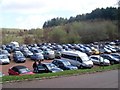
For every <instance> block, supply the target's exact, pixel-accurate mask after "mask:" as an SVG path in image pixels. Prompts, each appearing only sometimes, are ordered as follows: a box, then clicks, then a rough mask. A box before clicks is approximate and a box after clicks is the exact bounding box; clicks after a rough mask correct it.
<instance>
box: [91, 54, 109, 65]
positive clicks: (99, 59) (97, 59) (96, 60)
mask: <svg viewBox="0 0 120 90" xmlns="http://www.w3.org/2000/svg"><path fill="white" fill-rule="evenodd" d="M89 59H90V60H92V62H93V64H96V65H110V61H109V60H107V59H104V58H103V57H101V56H100V55H92V56H90V57H89Z"/></svg>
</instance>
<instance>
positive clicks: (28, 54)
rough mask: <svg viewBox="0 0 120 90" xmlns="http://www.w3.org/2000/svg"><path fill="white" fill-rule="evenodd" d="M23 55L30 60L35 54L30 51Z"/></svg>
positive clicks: (24, 52)
mask: <svg viewBox="0 0 120 90" xmlns="http://www.w3.org/2000/svg"><path fill="white" fill-rule="evenodd" d="M23 54H24V56H25V57H28V58H29V57H31V56H32V55H33V53H32V52H31V51H29V50H25V51H23Z"/></svg>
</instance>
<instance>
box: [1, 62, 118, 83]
mask: <svg viewBox="0 0 120 90" xmlns="http://www.w3.org/2000/svg"><path fill="white" fill-rule="evenodd" d="M116 69H120V64H116V65H111V66H104V67H103V66H101V67H95V68H92V69H79V70H68V71H63V72H58V73H43V74H35V75H24V76H3V77H2V82H3V83H5V82H10V81H13V82H14V81H23V80H34V79H47V78H55V77H60V76H70V75H80V74H87V73H95V72H102V71H108V70H116Z"/></svg>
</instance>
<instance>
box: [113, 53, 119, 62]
mask: <svg viewBox="0 0 120 90" xmlns="http://www.w3.org/2000/svg"><path fill="white" fill-rule="evenodd" d="M111 55H112V56H113V57H115V58H118V59H119V60H120V54H118V53H112V54H111Z"/></svg>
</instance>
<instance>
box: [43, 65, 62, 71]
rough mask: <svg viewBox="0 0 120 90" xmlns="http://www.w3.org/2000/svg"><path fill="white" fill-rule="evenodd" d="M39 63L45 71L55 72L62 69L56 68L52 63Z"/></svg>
mask: <svg viewBox="0 0 120 90" xmlns="http://www.w3.org/2000/svg"><path fill="white" fill-rule="evenodd" d="M41 65H42V66H43V67H44V68H45V69H46V71H47V72H52V73H55V72H60V71H63V70H62V69H60V68H58V67H57V66H56V65H54V64H53V63H41Z"/></svg>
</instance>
